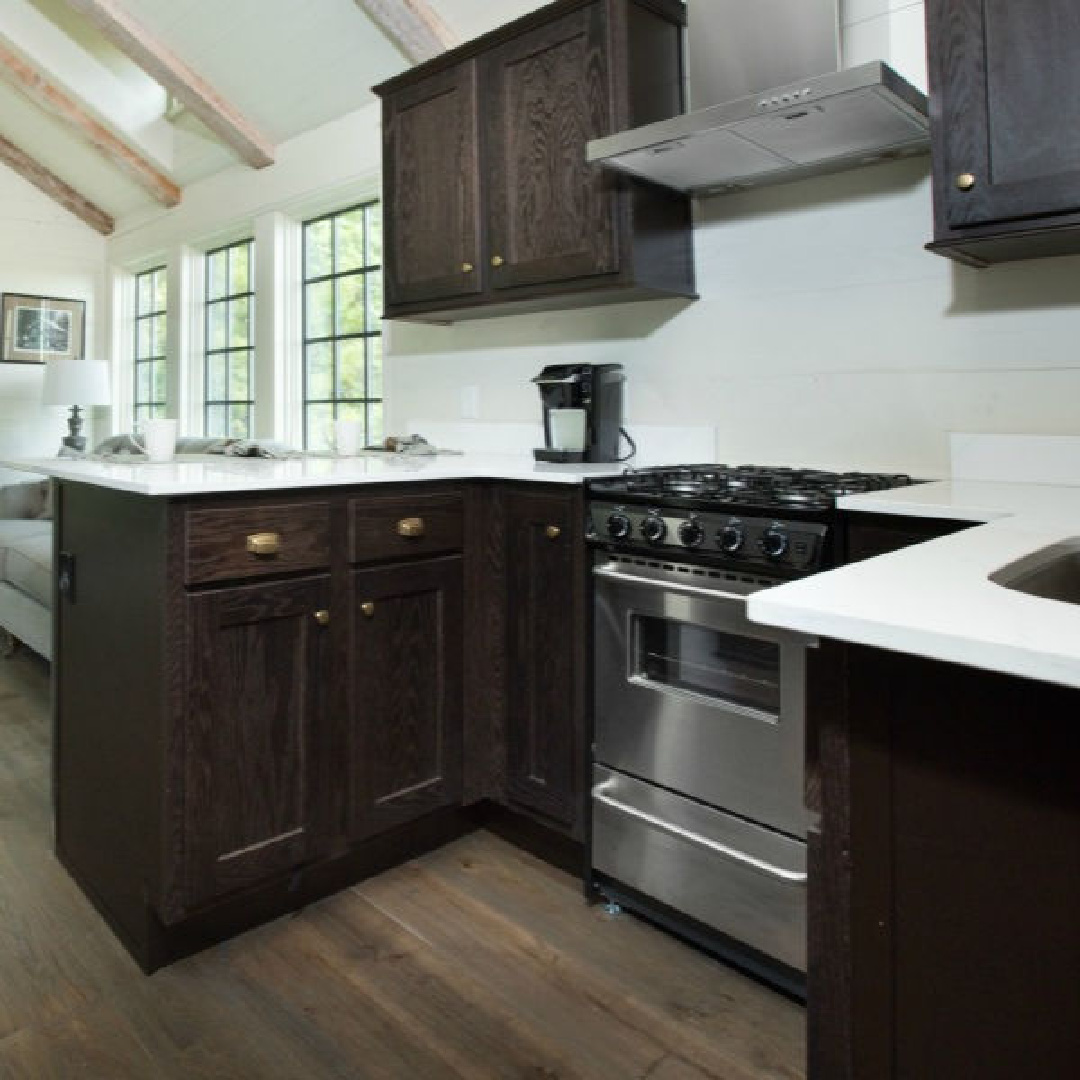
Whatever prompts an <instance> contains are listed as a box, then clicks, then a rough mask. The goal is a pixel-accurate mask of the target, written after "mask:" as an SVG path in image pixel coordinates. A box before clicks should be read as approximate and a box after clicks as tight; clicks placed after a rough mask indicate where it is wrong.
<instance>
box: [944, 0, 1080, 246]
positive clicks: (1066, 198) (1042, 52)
mask: <svg viewBox="0 0 1080 1080" xmlns="http://www.w3.org/2000/svg"><path fill="white" fill-rule="evenodd" d="M926 17H927V37H928V46H929V58H930V85H931V91H932V113H931V139H932V153H933V171H934V242H933V243H932V244H930V245H929V247H930V249H931V250H932V251H936V252H939V253H941V254H943V255H948V256H950V257H952V258H955V259H958V260H960V261H962V262H966V263H969V264H971V265H975V266H983V265H987V264H989V263H996V262H1005V261H1009V260H1013V259H1025V258H1035V257H1039V256H1045V255H1063V254H1070V253H1076V252H1080V130H1078V128H1077V125H1076V123H1075V110H1074V109H1073V107H1072V106H1073V103H1074V102H1075V101H1076V100H1077V99H1078V97H1080V66H1078V65H1077V63H1076V53H1077V50H1078V49H1080V8H1078V7H1077V5H1076V4H1075V3H1074V2H1073V0H1025V2H1024V3H1010V2H1009V0H927V4H926Z"/></svg>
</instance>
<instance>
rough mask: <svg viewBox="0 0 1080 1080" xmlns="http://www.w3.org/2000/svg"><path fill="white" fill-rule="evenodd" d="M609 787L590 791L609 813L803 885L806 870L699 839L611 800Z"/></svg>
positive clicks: (605, 785)
mask: <svg viewBox="0 0 1080 1080" xmlns="http://www.w3.org/2000/svg"><path fill="white" fill-rule="evenodd" d="M612 785H613V781H611V780H605V781H604V782H603V783H602V784H597V785H596V787H594V788H593V789H592V797H593V798H594V799H595V800H596V801H597V802H599V803H603V804H604V805H605V806H610V807H611V809H612V810H618V811H620V812H621V813H623V814H628V815H629V816H630V817H632V818H637V819H638V820H639V821H644V822H645V823H646V824H647V825H652V826H653V828H655V829H659V830H660V831H661V832H666V833H669V834H670V835H672V836H677V837H678V838H679V839H680V840H686V841H687V842H688V843H691V844H696V845H697V846H698V847H703V848H707V849H708V850H709V851H714V852H716V854H717V855H723V856H725V858H728V859H732V860H733V861H734V862H738V863H742V864H743V865H744V866H749V867H750V868H751V869H752V870H757V871H759V872H760V873H762V874H767V875H768V876H769V877H774V878H778V879H779V880H780V881H786V882H789V883H791V884H796V885H802V884H804V883H805V882H806V877H807V875H806V872H805V871H799V870H785V869H784V868H783V867H782V866H774V865H773V864H772V863H770V862H765V860H764V859H756V858H755V857H754V856H753V855H748V854H747V853H746V852H745V851H739V849H738V848H733V847H728V846H727V844H721V843H720V842H719V841H717V840H710V839H709V838H708V837H707V836H702V835H701V833H696V832H692V831H691V830H690V829H684V828H683V827H682V826H681V825H675V824H673V823H672V822H670V821H665V820H664V819H663V818H659V817H657V816H656V815H655V814H650V813H648V812H647V811H645V810H639V809H638V808H637V807H636V806H630V805H629V804H628V803H624V802H620V801H619V800H618V799H613V798H612V797H611V796H610V795H608V794H607V790H608V788H609V787H611V786H612Z"/></svg>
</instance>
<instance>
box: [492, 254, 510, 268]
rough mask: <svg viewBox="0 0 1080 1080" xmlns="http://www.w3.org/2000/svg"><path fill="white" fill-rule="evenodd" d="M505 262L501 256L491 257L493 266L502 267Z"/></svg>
mask: <svg viewBox="0 0 1080 1080" xmlns="http://www.w3.org/2000/svg"><path fill="white" fill-rule="evenodd" d="M505 261H506V260H505V259H504V258H503V257H502V256H501V255H492V256H491V265H492V266H502V264H503V263H504V262H505Z"/></svg>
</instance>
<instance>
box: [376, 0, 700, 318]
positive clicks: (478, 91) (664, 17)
mask: <svg viewBox="0 0 1080 1080" xmlns="http://www.w3.org/2000/svg"><path fill="white" fill-rule="evenodd" d="M684 18H685V15H684V11H683V5H682V4H681V3H678V2H672V0H559V2H557V3H554V4H549V5H547V6H546V7H544V8H541V9H540V10H539V11H537V12H534V13H532V14H531V15H528V16H526V17H524V18H522V19H519V20H518V21H517V22H514V23H512V24H510V25H509V26H506V27H503V28H502V29H500V30H497V31H495V32H493V33H491V34H488V35H486V36H484V37H482V38H479V39H478V40H477V41H475V42H472V43H470V44H468V45H465V46H462V47H461V48H460V49H456V50H454V51H453V52H451V53H447V54H445V55H443V56H440V57H437V58H436V59H434V60H431V61H429V62H428V63H426V64H424V65H422V66H420V67H419V68H416V69H414V70H413V71H410V72H408V73H406V74H405V75H402V76H400V77H398V78H396V79H393V80H391V81H390V82H388V83H385V84H383V85H382V86H380V87H378V88H377V92H378V93H379V94H380V95H381V96H382V98H383V201H384V206H383V212H384V221H385V245H384V246H385V280H386V311H385V314H386V316H387V317H388V318H394V317H399V318H412V319H424V320H429V321H439V322H448V321H453V320H455V319H464V318H477V317H484V316H490V315H499V314H511V313H513V312H519V311H532V310H550V309H557V308H565V307H577V306H582V305H586V304H592V303H602V302H605V301H612V300H641V299H648V298H652V297H680V296H681V297H691V296H693V295H694V283H693V256H692V247H691V232H690V230H691V218H690V205H689V200H688V199H687V198H686V197H685V196H682V195H678V194H675V193H672V192H670V191H667V190H665V189H663V188H659V187H656V186H653V185H650V184H642V183H639V182H636V181H630V180H626V179H623V178H619V177H614V176H611V175H610V174H606V173H605V172H603V171H602V170H601V169H599V168H598V167H594V166H590V165H588V164H587V162H586V153H585V147H586V144H587V143H588V142H589V140H590V139H594V138H597V137H600V136H602V135H606V134H610V133H612V132H614V131H619V130H623V129H624V128H627V127H629V126H632V125H637V124H641V123H648V122H650V121H652V120H657V119H663V118H665V117H668V116H672V115H674V114H676V113H678V112H680V111H681V110H682V107H683V99H682V50H681V27H682V24H683V21H684Z"/></svg>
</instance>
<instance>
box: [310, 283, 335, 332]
mask: <svg viewBox="0 0 1080 1080" xmlns="http://www.w3.org/2000/svg"><path fill="white" fill-rule="evenodd" d="M305 293H306V296H305V302H306V305H307V307H306V311H305V316H306V318H305V322H304V336H305V337H307V338H318V337H329V336H330V334H331V333H332V332H333V324H332V321H331V310H332V308H333V283H332V282H330V281H321V282H319V283H318V284H317V285H308V286H307V288H306V289H305Z"/></svg>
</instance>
